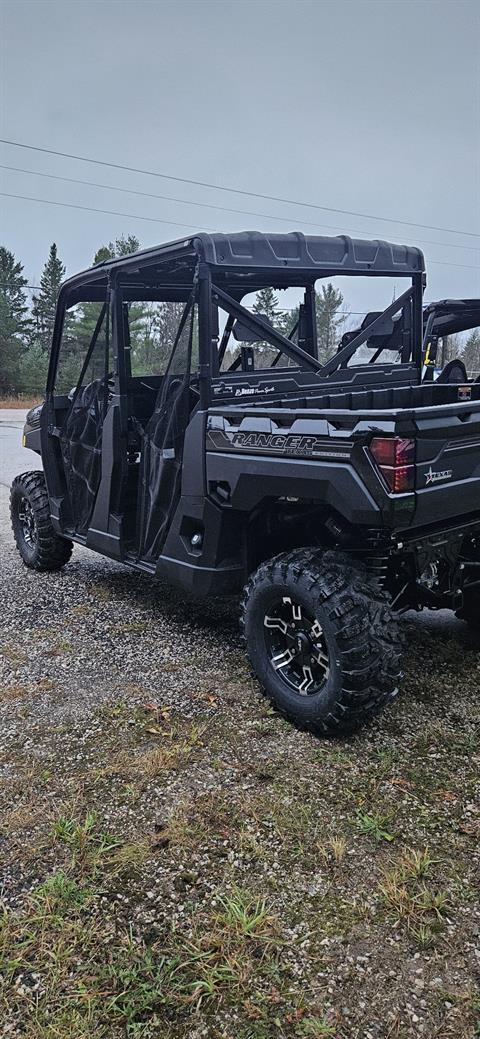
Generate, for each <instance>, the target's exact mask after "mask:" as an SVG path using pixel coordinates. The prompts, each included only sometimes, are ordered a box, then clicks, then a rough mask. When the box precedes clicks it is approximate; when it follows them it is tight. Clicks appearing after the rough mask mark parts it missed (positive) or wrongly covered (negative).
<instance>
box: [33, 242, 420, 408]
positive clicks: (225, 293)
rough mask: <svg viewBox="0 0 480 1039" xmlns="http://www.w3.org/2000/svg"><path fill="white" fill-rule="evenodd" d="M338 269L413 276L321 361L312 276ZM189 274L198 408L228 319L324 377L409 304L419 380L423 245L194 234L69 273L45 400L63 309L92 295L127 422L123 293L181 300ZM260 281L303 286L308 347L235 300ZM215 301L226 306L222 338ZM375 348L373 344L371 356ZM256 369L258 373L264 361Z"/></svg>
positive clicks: (205, 401) (206, 399) (208, 395)
mask: <svg viewBox="0 0 480 1039" xmlns="http://www.w3.org/2000/svg"><path fill="white" fill-rule="evenodd" d="M336 275H342V276H345V275H347V276H357V277H358V276H367V277H368V276H370V277H394V278H398V277H400V278H409V279H410V281H411V285H410V287H409V288H408V289H407V290H406V292H404V293H402V295H401V296H400V297H399V298H398V299H397V300H395V301H394V302H393V303H391V304H390V306H389V307H387V308H386V310H384V311H383V313H382V314H380V315H379V316H376V317H375V319H374V320H373V321H372V322H371V323H370V324H368V325H367V326H366V327H365V328H363V329H361V330H359V331H358V333H357V334H356V335H355V336H354V338H353V339H351V340H350V342H349V343H347V344H346V345H345V346H344V347H342V348H341V349H340V350H339V351H338V352H337V354H336V355H335V356H334V357H332V358H331V360H329V361H328V362H327V363H326V364H323V365H322V364H321V363H320V362H319V360H318V358H317V356H316V354H317V344H316V325H315V283H316V282H317V281H318V280H321V279H325V278H328V277H335V276H336ZM195 279H198V280H197V285H196V293H195V300H196V302H197V303H198V318H199V390H200V402H201V407H202V408H204V409H206V408H208V407H209V405H210V404H211V401H212V380H213V379H214V378H216V377H217V376H218V375H219V356H221V352H222V350H225V347H226V339H225V336H226V335H227V336H228V335H229V334H230V332H231V330H232V327H233V324H234V322H235V320H240V321H241V323H242V324H244V325H246V326H247V327H248V328H249V329H251V330H252V332H253V333H254V334H255V333H256V334H257V335H258V337H259V340H260V341H268V342H269V343H271V345H272V346H273V347H275V348H276V349H277V350H278V356H277V358H275V364H276V362H277V361H278V358H279V356H280V355H281V354H285V355H286V356H287V357H289V358H290V359H291V360H293V361H294V362H296V363H297V364H298V366H299V367H301V368H304V369H306V370H307V371H310V372H311V373H313V374H315V375H317V376H318V378H319V379H326V378H328V376H329V375H331V374H333V373H334V372H335V371H337V369H338V368H340V367H342V366H345V365H346V364H347V363H348V360H350V358H351V357H352V356H353V354H354V353H355V352H356V350H358V348H359V347H360V346H361V345H362V344H363V343H365V342H366V340H367V339H369V338H370V336H372V335H373V334H374V333H375V331H376V329H377V328H379V327H380V325H381V324H382V322H383V321H384V320H385V318H389V317H391V316H393V315H394V314H396V313H397V312H398V311H399V310H400V309H401V308H405V307H409V311H410V319H409V323H408V324H409V327H408V333H409V336H410V342H411V362H410V363H413V364H414V366H415V367H416V368H417V371H418V378H419V381H420V380H421V372H422V360H423V356H422V340H423V336H422V331H423V318H422V301H423V290H424V286H425V274H424V263H423V256H422V254H421V252H420V250H418V249H415V248H413V247H408V246H397V245H391V244H389V243H388V242H381V241H372V242H370V241H363V240H352V239H349V238H348V237H347V236H345V235H341V236H338V237H337V238H321V237H314V236H309V237H306V236H304V235H301V234H300V233H297V232H292V233H289V234H287V235H263V234H260V233H258V232H242V233H238V234H234V235H230V236H227V235H220V234H219V235H198V236H196V237H195V238H190V239H187V240H182V241H179V242H174V243H170V244H167V245H165V246H160V247H156V248H155V249H150V250H146V251H144V252H143V253H134V254H131V255H130V256H127V257H123V258H121V259H117V260H110V261H106V262H105V263H104V264H99V265H97V267H94V268H92V269H91V270H90V271H86V272H85V273H83V274H81V275H76V276H75V277H73V278H71V279H70V280H69V281H67V282H66V283H65V284H64V285H63V286H62V289H61V291H60V296H59V306H58V310H57V315H56V322H55V329H54V337H53V344H52V354H51V358H50V367H49V373H48V380H47V399H48V398H50V399H52V397H53V392H54V384H55V375H56V368H57V362H58V354H59V349H60V341H61V337H62V329H63V321H64V314H65V310H66V309H67V307H68V306H71V305H72V304H73V303H75V302H82V301H83V302H87V301H93V300H99V301H101V302H104V303H105V304H106V305H107V306H108V308H109V312H110V316H111V321H110V323H109V328H110V329H111V339H112V345H113V353H114V357H115V395H116V396H118V397H119V398H120V408H121V413H122V426H123V427H124V428H125V425H124V424H125V422H126V419H127V414H126V406H127V405H126V400H125V395H126V387H127V376H128V368H129V366H128V364H127V361H128V359H129V353H128V350H129V344H128V342H127V335H126V330H125V321H124V317H123V304H124V302H128V300H129V299H130V300H132V299H136V300H139V299H140V300H141V299H145V301H147V300H155V299H158V300H162V299H164V300H168V299H170V300H178V301H180V300H184V301H186V300H187V299H188V298H189V296H190V293H191V292H192V288H193V287H194V283H195ZM267 286H272V287H274V288H279V289H280V288H287V287H289V286H290V287H294V286H297V287H303V288H304V289H305V304H302V306H303V307H304V313H303V318H304V323H306V325H307V327H308V328H309V333H308V334H307V335H306V336H305V337H303V334H302V336H301V335H300V327H299V335H298V338H299V340H300V341H301V342H302V344H304V345H307V346H308V348H307V349H303V348H302V346H300V345H298V344H296V343H294V342H293V341H292V338H287V337H286V336H284V335H282V333H281V332H279V331H278V330H277V329H274V328H273V326H272V327H270V326H268V327H267V326H266V325H265V323H264V322H263V321H262V319H261V317H260V318H259V317H257V316H256V315H255V314H254V313H251V312H250V311H249V310H247V309H246V308H245V307H244V306H242V303H241V299H242V298H243V297H244V296H245V295H248V294H250V293H252V292H257V291H259V290H260V289H262V288H265V287H267ZM219 306H220V307H221V308H222V309H223V310H225V311H226V313H227V314H228V319H227V325H226V328H225V331H224V333H223V336H222V340H221V342H220V344H219V335H218V307H219ZM299 324H302V322H300V323H299ZM292 334H293V330H292V331H291V333H290V335H292ZM309 351H311V352H309ZM377 356H378V351H377V354H376V355H375V359H376V357H377ZM262 371H263V373H264V374H265V372H266V371H267V369H262Z"/></svg>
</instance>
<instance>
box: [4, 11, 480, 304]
mask: <svg viewBox="0 0 480 1039" xmlns="http://www.w3.org/2000/svg"><path fill="white" fill-rule="evenodd" d="M0 12H1V13H0V61H1V70H0V84H1V95H0V106H1V122H0V126H1V134H0V136H1V137H2V138H8V139H11V140H13V141H17V142H23V143H26V144H30V145H36V146H40V147H44V148H51V149H55V150H58V151H64V152H70V153H75V154H76V155H84V156H88V157H90V158H96V159H103V160H106V161H110V162H114V163H120V164H126V165H130V166H136V167H141V168H142V169H146V170H152V171H157V172H161V173H164V174H170V175H172V176H178V177H187V178H191V179H194V180H200V181H208V182H213V183H215V184H218V185H226V186H230V187H234V188H239V189H244V190H245V191H251V192H258V193H261V194H267V195H276V196H282V197H284V198H285V197H286V198H289V199H294V200H298V201H304V202H305V201H307V202H310V203H316V204H318V205H320V206H325V207H331V208H332V209H334V210H341V209H343V210H353V211H356V212H359V213H366V214H374V216H375V219H373V218H371V219H370V218H369V219H364V218H362V217H360V216H346V215H342V214H341V213H338V212H322V211H321V210H315V209H312V208H302V207H301V206H299V205H283V204H280V203H276V202H271V201H265V200H261V199H258V198H257V199H255V198H247V197H245V196H242V195H241V194H237V195H232V194H228V193H225V192H222V191H219V190H211V189H207V188H201V187H195V186H191V185H186V184H181V183H178V182H177V183H176V182H175V181H174V180H165V179H159V178H156V177H151V176H142V175H141V174H134V173H127V172H124V171H121V170H113V169H108V167H102V166H94V165H89V164H87V163H84V162H78V161H74V160H72V159H68V158H60V157H57V156H53V155H44V154H42V153H40V152H35V151H27V150H24V149H21V148H16V147H12V146H10V145H5V144H1V145H0V163H2V164H3V165H9V166H15V167H20V168H21V169H22V170H29V171H37V173H38V172H42V173H49V174H56V175H60V176H63V177H70V178H78V179H81V180H84V181H94V182H97V183H99V184H104V185H107V187H104V188H99V187H89V186H83V185H80V184H76V183H66V182H62V181H59V180H58V181H57V180H51V179H47V178H44V177H40V176H32V175H30V174H28V173H19V172H12V171H8V170H4V169H0V191H2V192H9V193H13V194H17V195H24V196H30V197H32V198H36V199H43V200H51V201H56V202H68V203H71V204H76V205H80V206H87V207H94V208H97V209H110V210H116V211H118V212H119V213H122V214H131V215H125V216H123V215H122V216H111V215H103V214H100V213H92V212H88V211H80V210H75V209H66V208H60V207H57V206H51V205H46V204H40V203H38V202H32V201H22V200H18V199H11V198H5V197H0V241H1V242H2V243H4V244H6V245H7V246H8V248H10V249H12V250H13V252H14V253H15V254H16V255H17V256H18V258H19V259H21V260H22V262H23V263H24V265H25V273H26V275H27V276H28V278H29V281H34V282H37V280H38V278H39V276H40V273H41V269H42V266H43V262H44V260H45V258H46V254H47V251H48V248H49V245H50V243H51V242H52V241H55V242H57V245H58V248H59V252H60V255H61V257H62V259H63V260H64V262H65V263H66V265H67V269H68V272H69V273H74V272H75V271H76V270H78V269H82V268H84V267H86V266H89V265H90V263H91V261H92V258H93V254H94V252H95V250H96V249H97V248H98V246H99V245H101V244H102V243H104V242H106V241H108V240H109V239H111V238H114V237H116V236H117V235H119V234H121V233H122V232H123V233H125V234H129V233H134V234H136V235H137V236H138V237H139V238H140V240H141V242H142V244H144V245H152V244H154V243H157V242H161V241H168V240H169V239H172V238H177V237H181V236H183V234H185V233H187V228H188V229H191V230H195V229H196V230H198V229H200V228H204V229H218V230H243V229H246V228H255V229H260V230H272V231H273V230H303V231H305V232H310V233H313V234H315V233H318V234H338V233H341V232H346V233H350V234H353V235H357V236H359V237H362V236H363V237H368V238H370V237H383V238H391V239H393V240H396V241H405V242H409V243H415V244H418V245H420V246H422V247H423V248H424V251H425V254H426V258H427V263H428V289H427V296H428V298H431V299H433V298H437V297H445V296H455V295H461V296H478V295H480V252H479V249H478V246H479V245H480V4H479V3H478V2H476V0H454V2H450V0H420V2H418V0H413V2H412V0H373V2H372V0H352V2H350V0H334V2H330V0H217V2H215V0H193V2H191V0H174V2H170V0H149V2H145V0H96V2H92V0H60V2H57V0H50V2H46V0H13V2H12V0H0ZM113 186H116V187H121V188H129V189H132V190H133V191H135V190H137V191H143V192H150V193H153V194H156V195H171V196H174V197H175V198H177V199H179V200H190V201H196V202H203V203H212V204H213V205H216V206H224V207H228V208H231V209H237V210H242V211H243V212H245V210H249V211H251V212H252V211H253V212H255V213H257V214H259V213H260V214H271V216H269V217H267V216H264V215H262V216H259V215H257V216H252V215H242V214H238V213H231V212H218V211H216V210H215V209H210V208H197V207H195V206H192V205H187V204H186V201H178V202H173V201H166V200H162V199H158V198H145V197H141V196H138V195H135V194H123V193H121V192H118V191H113V190H111V188H112V187H113ZM132 214H133V215H132ZM140 216H144V217H149V218H150V221H151V220H152V218H155V219H156V220H158V223H154V222H149V221H147V220H141V219H139V218H140ZM382 216H383V217H390V218H394V219H396V220H397V221H399V220H402V221H411V222H413V223H412V226H402V225H401V224H398V223H394V222H386V221H382V220H380V219H379V218H380V217H382ZM280 218H282V219H280ZM162 221H165V222H162ZM166 221H171V223H170V224H169V223H166ZM176 221H179V224H177V223H175V222H176ZM309 224H314V225H315V226H309ZM414 224H417V225H418V224H422V225H433V226H434V227H436V228H442V229H443V230H431V229H430V230H427V229H425V228H421V227H419V226H413V225H414ZM182 225H183V226H182ZM451 230H454V231H455V232H457V233H451ZM462 231H463V232H470V233H476V234H477V235H479V237H477V238H475V237H470V236H468V235H466V234H461V233H458V232H462ZM430 243H441V244H430ZM450 265H451V266H450ZM455 265H456V266H455ZM360 302H361V297H360V289H359V287H357V286H355V289H354V292H353V294H352V296H351V303H353V304H354V305H355V304H358V305H359V304H360ZM368 305H370V300H369V301H368Z"/></svg>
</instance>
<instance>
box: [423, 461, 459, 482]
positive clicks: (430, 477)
mask: <svg viewBox="0 0 480 1039" xmlns="http://www.w3.org/2000/svg"><path fill="white" fill-rule="evenodd" d="M452 476H453V469H442V470H441V471H439V472H437V473H435V472H434V471H433V469H432V467H431V466H430V469H429V470H428V472H427V473H425V479H426V481H427V487H428V484H429V483H438V482H439V481H440V480H451V478H452Z"/></svg>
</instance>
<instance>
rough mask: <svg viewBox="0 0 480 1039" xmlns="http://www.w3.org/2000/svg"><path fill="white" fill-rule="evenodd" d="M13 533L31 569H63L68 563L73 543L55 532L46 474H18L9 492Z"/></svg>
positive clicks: (24, 559) (19, 549) (22, 555)
mask: <svg viewBox="0 0 480 1039" xmlns="http://www.w3.org/2000/svg"><path fill="white" fill-rule="evenodd" d="M10 516H11V521H12V528H13V536H14V538H15V544H16V546H17V548H18V551H19V552H20V555H21V557H22V559H23V561H24V563H26V565H27V566H29V567H31V568H32V570H60V569H61V567H62V566H64V565H65V563H68V560H69V559H70V556H71V554H72V549H73V544H72V542H71V541H68V540H67V538H61V537H59V536H58V534H57V533H56V532H55V531H54V529H53V527H52V522H51V519H50V506H49V502H48V494H47V488H46V486H45V477H44V475H43V473H41V472H33V473H23V474H22V476H17V477H16V478H15V480H14V481H13V483H12V489H11V491H10Z"/></svg>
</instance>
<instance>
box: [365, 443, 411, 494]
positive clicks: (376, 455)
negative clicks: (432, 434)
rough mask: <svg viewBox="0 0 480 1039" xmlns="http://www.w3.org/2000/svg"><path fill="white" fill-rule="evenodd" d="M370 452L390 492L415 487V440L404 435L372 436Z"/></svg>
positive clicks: (403, 492) (409, 489) (398, 492)
mask: <svg viewBox="0 0 480 1039" xmlns="http://www.w3.org/2000/svg"><path fill="white" fill-rule="evenodd" d="M370 454H371V455H372V458H373V459H374V461H375V462H376V464H377V465H378V468H379V470H380V472H381V474H382V476H383V478H384V480H385V482H386V483H387V486H388V487H389V489H390V491H391V492H392V494H405V493H406V492H408V491H413V490H414V487H415V441H414V440H410V439H407V438H405V437H374V438H373V440H372V441H371V443H370Z"/></svg>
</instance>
